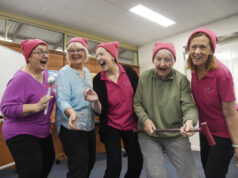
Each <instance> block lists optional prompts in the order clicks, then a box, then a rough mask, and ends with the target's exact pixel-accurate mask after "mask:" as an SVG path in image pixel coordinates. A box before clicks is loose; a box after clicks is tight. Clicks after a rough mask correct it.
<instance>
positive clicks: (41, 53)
mask: <svg viewBox="0 0 238 178" xmlns="http://www.w3.org/2000/svg"><path fill="white" fill-rule="evenodd" d="M32 53H33V54H38V55H39V56H41V57H43V56H45V55H47V56H49V55H50V53H51V52H50V51H33V52H32Z"/></svg>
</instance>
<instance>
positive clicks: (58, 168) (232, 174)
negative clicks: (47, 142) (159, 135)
mask: <svg viewBox="0 0 238 178" xmlns="http://www.w3.org/2000/svg"><path fill="white" fill-rule="evenodd" d="M193 155H194V158H195V160H196V165H197V168H198V170H199V173H200V177H201V178H205V176H204V173H203V169H202V165H201V160H200V152H197V151H194V152H193ZM126 166H127V158H126V157H124V158H123V166H122V172H121V178H123V177H124V175H125V172H126ZM165 167H166V170H167V178H177V174H176V171H175V169H174V167H173V166H172V165H171V163H170V162H169V160H168V158H167V156H166V155H165ZM105 168H106V160H105V153H100V154H97V160H96V163H95V166H94V168H93V170H92V172H91V176H90V178H102V177H103V175H104V171H105ZM66 172H67V160H63V161H61V163H60V164H55V165H54V166H53V169H52V170H51V172H50V175H49V176H48V178H65V177H66ZM0 178H17V174H16V171H15V169H10V170H3V171H0ZM141 178H146V170H145V167H144V168H143V170H142V173H141ZM227 178H238V169H237V168H236V167H235V160H232V161H231V164H230V167H229V172H228V175H227Z"/></svg>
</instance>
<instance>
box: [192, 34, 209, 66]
mask: <svg viewBox="0 0 238 178" xmlns="http://www.w3.org/2000/svg"><path fill="white" fill-rule="evenodd" d="M189 55H190V56H191V59H192V62H193V64H194V65H195V66H196V67H197V68H198V69H205V68H206V64H207V61H208V58H209V56H210V55H212V49H211V45H210V39H209V38H208V37H207V36H205V35H202V36H198V37H194V38H193V39H192V40H191V41H190V45H189Z"/></svg>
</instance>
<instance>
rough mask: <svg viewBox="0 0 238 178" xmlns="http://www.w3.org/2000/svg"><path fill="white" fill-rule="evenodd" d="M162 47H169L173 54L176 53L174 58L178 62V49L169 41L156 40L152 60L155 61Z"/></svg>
mask: <svg viewBox="0 0 238 178" xmlns="http://www.w3.org/2000/svg"><path fill="white" fill-rule="evenodd" d="M161 49H167V50H169V51H170V52H171V53H172V54H173V55H174V60H175V62H176V51H175V48H174V45H173V43H168V42H159V41H158V42H156V43H155V45H154V48H153V55H152V62H153V63H154V58H155V55H156V53H157V52H158V51H159V50H161Z"/></svg>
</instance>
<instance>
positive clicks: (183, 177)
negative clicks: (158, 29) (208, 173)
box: [134, 42, 199, 178]
mask: <svg viewBox="0 0 238 178" xmlns="http://www.w3.org/2000/svg"><path fill="white" fill-rule="evenodd" d="M152 59H153V60H152V61H153V63H154V66H155V67H154V69H150V70H147V71H145V72H143V73H142V75H141V76H140V79H139V83H138V87H137V91H136V94H135V97H134V110H135V113H136V115H137V117H138V127H139V129H144V131H145V132H141V133H139V144H140V147H141V151H142V154H143V158H144V162H145V166H146V169H147V174H148V178H158V177H160V178H165V177H166V171H165V168H164V160H163V149H165V151H166V153H167V155H168V158H169V160H170V161H171V163H172V164H173V166H174V167H175V168H176V171H177V173H178V176H179V177H180V178H197V177H199V175H198V171H197V169H196V165H195V162H194V159H193V156H192V151H191V146H190V142H189V139H188V136H192V135H193V134H194V132H191V130H192V129H193V127H194V126H195V125H196V124H197V118H198V113H197V109H196V107H195V105H194V104H193V102H192V96H191V92H190V84H189V81H188V80H187V78H186V76H184V75H183V74H181V73H179V72H178V71H176V70H174V69H173V65H174V63H175V61H176V54H175V48H174V45H173V44H172V43H162V42H157V43H155V46H154V49H153V57H152ZM157 128H159V129H165V128H166V129H167V128H180V132H173V133H172V132H163V133H159V134H158V133H155V130H156V129H157Z"/></svg>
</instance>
